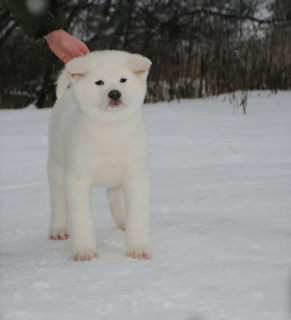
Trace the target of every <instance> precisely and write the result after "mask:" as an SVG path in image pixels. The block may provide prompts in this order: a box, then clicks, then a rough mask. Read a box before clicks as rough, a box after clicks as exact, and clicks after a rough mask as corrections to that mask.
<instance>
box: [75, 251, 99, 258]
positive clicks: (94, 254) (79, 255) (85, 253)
mask: <svg viewBox="0 0 291 320" xmlns="http://www.w3.org/2000/svg"><path fill="white" fill-rule="evenodd" d="M94 258H98V253H97V251H96V250H93V249H84V250H79V251H77V252H75V254H74V260H76V261H91V260H92V259H94Z"/></svg>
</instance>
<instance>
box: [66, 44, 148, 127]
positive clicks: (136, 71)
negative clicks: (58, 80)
mask: <svg viewBox="0 0 291 320" xmlns="http://www.w3.org/2000/svg"><path fill="white" fill-rule="evenodd" d="M150 66H151V62H150V60H149V59H147V58H145V57H143V56H141V55H138V54H130V53H127V52H124V51H109V50H108V51H96V52H92V53H91V54H88V55H86V56H84V57H80V58H76V59H74V60H72V61H70V62H69V63H68V64H67V65H66V72H67V74H68V76H69V78H70V87H71V90H72V94H73V95H74V98H75V99H76V101H77V103H78V105H79V107H80V109H81V110H82V111H83V112H84V113H85V114H86V115H87V116H88V117H89V118H91V119H96V120H99V121H118V120H125V119H126V118H128V117H130V116H131V115H132V114H134V113H135V112H136V111H137V110H138V109H139V108H140V107H141V105H142V103H143V101H144V97H145V93H146V79H147V75H148V71H149V68H150Z"/></svg>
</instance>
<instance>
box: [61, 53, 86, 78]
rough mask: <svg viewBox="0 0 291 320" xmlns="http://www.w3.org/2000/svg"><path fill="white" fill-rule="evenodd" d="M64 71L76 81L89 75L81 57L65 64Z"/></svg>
mask: <svg viewBox="0 0 291 320" xmlns="http://www.w3.org/2000/svg"><path fill="white" fill-rule="evenodd" d="M66 70H67V72H68V73H69V74H70V75H71V77H72V79H73V80H75V81H77V80H79V79H81V78H83V77H85V76H86V75H87V74H88V73H89V70H90V69H89V65H88V62H87V61H84V60H83V59H82V57H79V58H75V59H73V60H71V61H69V62H68V63H67V64H66Z"/></svg>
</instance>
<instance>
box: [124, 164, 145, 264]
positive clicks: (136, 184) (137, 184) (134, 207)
mask: <svg viewBox="0 0 291 320" xmlns="http://www.w3.org/2000/svg"><path fill="white" fill-rule="evenodd" d="M124 190H125V195H126V201H127V204H128V216H127V222H126V237H127V256H129V257H132V258H138V259H149V258H151V250H150V241H149V223H150V179H149V173H148V171H147V170H143V171H140V172H134V173H131V174H129V175H127V177H126V179H125V183H124Z"/></svg>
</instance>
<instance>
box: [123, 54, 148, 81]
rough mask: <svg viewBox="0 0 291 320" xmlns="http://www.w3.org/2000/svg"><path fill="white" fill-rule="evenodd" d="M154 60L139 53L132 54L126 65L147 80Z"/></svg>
mask: <svg viewBox="0 0 291 320" xmlns="http://www.w3.org/2000/svg"><path fill="white" fill-rule="evenodd" d="M151 64H152V62H151V61H150V60H149V59H148V58H146V57H143V56H141V55H139V54H131V57H130V58H129V59H128V60H127V62H126V65H127V66H128V67H129V68H130V69H131V70H132V71H133V72H134V73H136V74H137V75H138V76H140V77H141V78H142V79H143V80H144V81H146V79H147V76H148V73H149V69H150V66H151Z"/></svg>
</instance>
